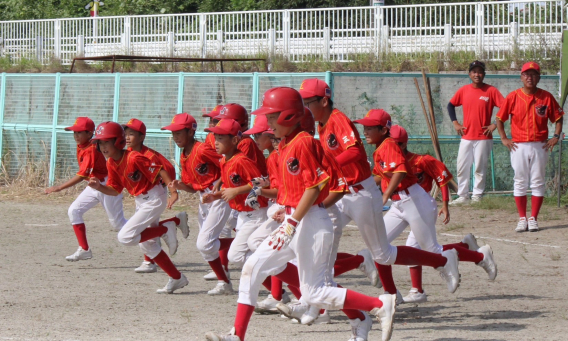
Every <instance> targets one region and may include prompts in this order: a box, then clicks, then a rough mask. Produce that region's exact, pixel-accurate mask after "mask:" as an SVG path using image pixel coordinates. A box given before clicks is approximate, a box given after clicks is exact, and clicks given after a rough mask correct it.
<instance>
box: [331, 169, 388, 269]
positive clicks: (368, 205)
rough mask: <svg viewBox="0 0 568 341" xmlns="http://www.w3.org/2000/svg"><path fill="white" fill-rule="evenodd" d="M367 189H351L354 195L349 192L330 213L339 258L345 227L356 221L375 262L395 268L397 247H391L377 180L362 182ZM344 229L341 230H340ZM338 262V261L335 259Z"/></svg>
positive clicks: (370, 179) (371, 179) (369, 179)
mask: <svg viewBox="0 0 568 341" xmlns="http://www.w3.org/2000/svg"><path fill="white" fill-rule="evenodd" d="M356 185H361V186H363V189H361V190H359V191H357V192H356V191H355V190H354V189H353V187H349V190H350V193H346V194H345V195H344V196H343V198H341V200H340V201H338V202H337V204H336V205H337V208H338V210H335V209H331V210H329V209H328V210H329V213H330V215H332V216H333V218H332V220H333V224H334V229H335V231H334V234H335V238H334V240H333V244H334V246H333V247H334V250H335V255H334V256H337V248H338V247H339V239H340V238H339V237H340V236H341V231H342V230H343V226H345V225H346V224H347V223H348V222H349V221H351V220H353V221H354V222H355V224H356V225H357V227H358V228H359V232H360V233H361V236H362V237H363V241H364V242H365V244H366V245H367V248H368V249H369V250H370V251H371V254H372V255H373V259H374V260H375V261H376V262H377V263H379V264H383V265H392V264H394V262H395V261H396V255H397V248H396V247H395V246H392V245H390V244H389V242H388V240H387V233H386V230H385V222H384V220H383V197H382V195H381V192H380V190H379V187H378V186H377V184H376V183H375V179H373V177H369V178H368V179H366V180H364V181H361V182H360V183H359V184H356ZM339 227H341V230H339ZM334 261H335V259H334Z"/></svg>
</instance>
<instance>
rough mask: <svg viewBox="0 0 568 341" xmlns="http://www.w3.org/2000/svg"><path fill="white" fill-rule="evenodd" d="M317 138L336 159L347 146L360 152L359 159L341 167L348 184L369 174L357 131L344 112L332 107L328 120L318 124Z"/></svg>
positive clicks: (367, 176) (361, 179)
mask: <svg viewBox="0 0 568 341" xmlns="http://www.w3.org/2000/svg"><path fill="white" fill-rule="evenodd" d="M318 134H319V139H320V141H322V146H323V148H324V150H325V153H326V155H329V156H330V157H332V158H334V159H337V156H338V155H339V154H341V153H343V152H344V151H345V150H347V148H349V147H352V148H358V149H359V151H360V152H361V157H360V158H359V160H355V161H354V162H352V163H349V164H347V165H345V166H343V167H341V171H342V172H343V175H344V176H345V179H346V180H347V183H348V184H349V185H354V184H356V183H359V182H361V181H363V180H365V179H367V178H369V177H370V176H371V167H369V162H368V161H367V153H366V152H365V148H364V147H363V143H362V142H361V137H360V136H359V131H357V128H355V125H354V124H353V122H351V120H350V119H349V118H347V116H345V114H344V113H342V112H341V111H339V110H337V109H333V111H332V112H331V116H329V120H328V121H327V122H326V123H325V124H324V125H323V126H322V125H321V124H318Z"/></svg>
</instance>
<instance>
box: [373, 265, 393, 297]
mask: <svg viewBox="0 0 568 341" xmlns="http://www.w3.org/2000/svg"><path fill="white" fill-rule="evenodd" d="M375 266H376V267H377V270H378V271H379V279H380V280H381V283H382V284H383V288H384V289H385V291H387V292H388V293H389V294H396V285H395V284H394V279H393V278H392V266H390V265H381V264H379V263H377V262H375Z"/></svg>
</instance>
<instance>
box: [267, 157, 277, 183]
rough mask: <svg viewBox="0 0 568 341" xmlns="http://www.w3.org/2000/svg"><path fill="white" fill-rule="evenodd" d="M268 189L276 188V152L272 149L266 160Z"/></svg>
mask: <svg viewBox="0 0 568 341" xmlns="http://www.w3.org/2000/svg"><path fill="white" fill-rule="evenodd" d="M266 168H267V169H268V178H269V179H270V188H278V152H277V151H276V149H274V150H273V151H272V152H271V153H270V155H268V157H267V158H266Z"/></svg>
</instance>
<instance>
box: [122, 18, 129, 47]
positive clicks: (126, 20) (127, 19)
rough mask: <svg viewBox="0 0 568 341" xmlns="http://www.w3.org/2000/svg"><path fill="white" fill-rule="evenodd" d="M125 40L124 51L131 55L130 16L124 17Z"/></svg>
mask: <svg viewBox="0 0 568 341" xmlns="http://www.w3.org/2000/svg"><path fill="white" fill-rule="evenodd" d="M123 36H124V41H123V48H124V53H125V54H127V55H129V54H130V52H131V51H130V17H124V33H123Z"/></svg>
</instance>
